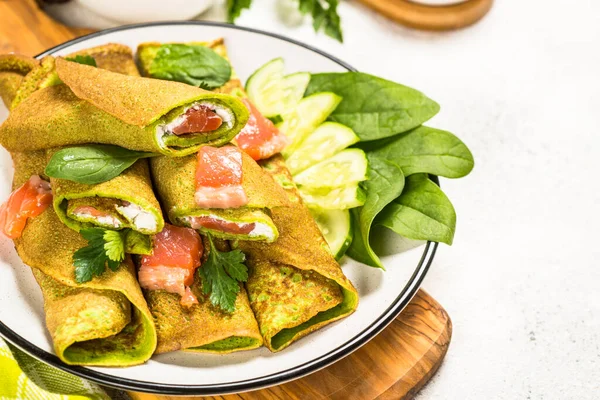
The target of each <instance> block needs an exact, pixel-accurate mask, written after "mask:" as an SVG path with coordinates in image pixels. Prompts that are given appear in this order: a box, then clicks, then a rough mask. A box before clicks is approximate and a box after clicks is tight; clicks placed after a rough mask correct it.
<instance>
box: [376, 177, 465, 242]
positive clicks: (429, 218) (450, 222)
mask: <svg viewBox="0 0 600 400" xmlns="http://www.w3.org/2000/svg"><path fill="white" fill-rule="evenodd" d="M375 224H376V225H381V226H385V227H387V228H389V229H391V230H392V231H394V232H396V233H397V234H399V235H401V236H404V237H406V238H409V239H415V240H431V241H434V242H442V243H446V244H449V245H450V244H452V240H453V238H454V231H455V228H456V212H455V211H454V207H453V206H452V203H451V202H450V200H449V199H448V197H446V195H445V194H444V192H442V189H440V187H439V186H438V185H436V184H435V183H433V182H432V181H431V180H429V178H428V176H427V174H415V175H411V176H409V177H408V178H407V179H406V186H405V187H404V190H403V191H402V194H401V195H400V197H398V198H397V199H396V200H394V201H393V202H392V203H390V204H389V205H388V206H387V207H385V209H384V210H383V211H382V212H381V213H380V214H379V215H378V216H377V219H376V220H375Z"/></svg>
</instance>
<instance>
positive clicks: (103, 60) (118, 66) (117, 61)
mask: <svg viewBox="0 0 600 400" xmlns="http://www.w3.org/2000/svg"><path fill="white" fill-rule="evenodd" d="M75 56H91V57H93V58H94V61H96V66H97V67H98V68H102V69H106V70H108V71H112V72H116V73H119V74H123V75H130V76H140V71H138V69H137V66H136V65H135V60H134V58H133V52H132V51H131V48H129V47H128V46H125V45H123V44H120V43H107V44H103V45H100V46H96V47H90V48H89V49H83V50H79V51H76V52H74V53H71V54H69V55H67V56H66V57H75Z"/></svg>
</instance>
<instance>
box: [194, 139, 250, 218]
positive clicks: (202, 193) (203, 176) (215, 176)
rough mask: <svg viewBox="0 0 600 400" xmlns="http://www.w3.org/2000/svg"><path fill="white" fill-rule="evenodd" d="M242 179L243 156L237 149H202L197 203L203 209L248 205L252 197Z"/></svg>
mask: <svg viewBox="0 0 600 400" xmlns="http://www.w3.org/2000/svg"><path fill="white" fill-rule="evenodd" d="M242 179H243V173H242V153H241V151H240V150H239V149H238V148H237V147H233V146H225V147H220V148H217V147H211V146H204V147H202V148H201V149H200V151H199V152H198V165H197V166H196V194H195V196H194V199H195V200H196V204H197V205H198V206H199V207H202V208H238V207H242V206H245V205H246V204H248V196H246V192H245V191H244V188H243V187H242Z"/></svg>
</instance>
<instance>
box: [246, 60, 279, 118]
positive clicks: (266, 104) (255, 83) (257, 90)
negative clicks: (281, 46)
mask: <svg viewBox="0 0 600 400" xmlns="http://www.w3.org/2000/svg"><path fill="white" fill-rule="evenodd" d="M283 68H284V64H283V58H275V59H273V60H271V61H269V62H268V63H266V64H265V65H263V66H262V67H260V68H259V69H257V70H256V71H254V73H253V74H252V75H251V76H250V78H248V81H247V82H246V92H247V93H248V98H249V99H250V101H251V102H252V103H253V104H254V105H255V106H256V108H257V109H258V111H260V112H261V113H262V115H264V116H265V117H267V118H270V117H275V116H277V115H281V113H282V112H283V104H282V102H281V99H282V98H283V96H284V91H283V79H284V78H283Z"/></svg>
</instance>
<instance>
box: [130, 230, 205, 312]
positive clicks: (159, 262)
mask: <svg viewBox="0 0 600 400" xmlns="http://www.w3.org/2000/svg"><path fill="white" fill-rule="evenodd" d="M152 250H153V251H152V255H148V256H143V257H142V262H141V267H140V269H139V271H138V280H139V282H140V286H141V287H142V288H144V289H148V290H160V289H163V290H166V291H167V292H170V293H177V294H179V295H180V296H181V304H182V305H183V306H186V307H189V306H191V305H192V304H198V299H197V298H196V296H195V295H194V294H193V293H192V291H191V290H190V285H191V284H192V283H194V272H195V271H196V268H198V267H199V266H200V260H201V258H202V254H203V252H204V246H203V245H202V240H201V239H200V235H199V234H198V233H197V232H196V231H194V230H193V229H189V228H180V227H177V226H173V225H169V224H166V225H165V227H164V229H163V230H162V231H161V232H160V233H158V234H157V235H156V236H155V237H154V246H153V249H152Z"/></svg>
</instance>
